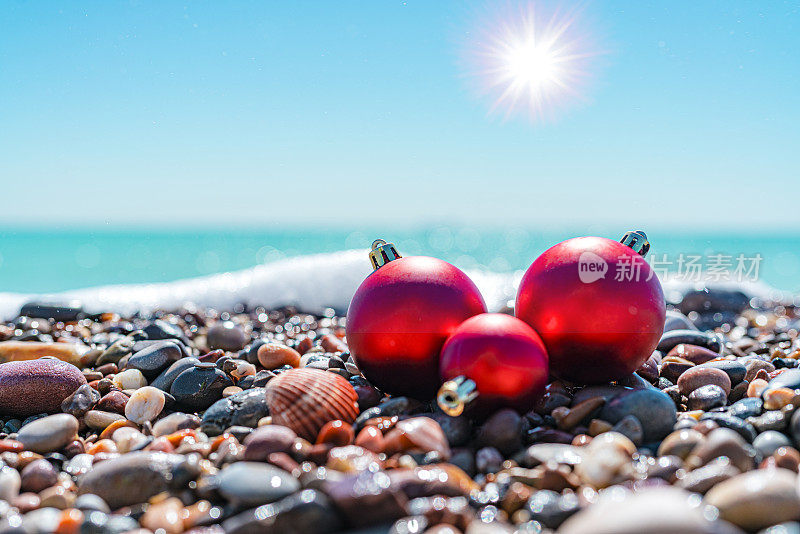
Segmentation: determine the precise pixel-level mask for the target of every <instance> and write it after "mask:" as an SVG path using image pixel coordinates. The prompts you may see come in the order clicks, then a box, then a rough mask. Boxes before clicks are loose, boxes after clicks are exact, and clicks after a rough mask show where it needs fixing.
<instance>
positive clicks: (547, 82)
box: [467, 2, 604, 122]
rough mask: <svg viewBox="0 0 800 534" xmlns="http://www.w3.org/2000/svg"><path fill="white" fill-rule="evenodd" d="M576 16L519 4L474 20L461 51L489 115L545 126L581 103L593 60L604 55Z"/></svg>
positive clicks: (578, 11) (544, 6)
mask: <svg viewBox="0 0 800 534" xmlns="http://www.w3.org/2000/svg"><path fill="white" fill-rule="evenodd" d="M582 14H583V10H582V9H581V8H578V7H575V8H572V9H569V10H566V9H564V8H563V7H562V6H561V5H556V4H545V3H543V2H523V3H519V4H516V5H511V4H509V5H507V6H506V7H505V9H500V10H496V11H495V12H494V13H492V14H491V15H489V16H482V17H480V19H481V23H480V24H479V27H478V28H477V30H476V31H474V32H471V33H470V35H471V36H472V38H471V39H470V41H469V43H468V46H467V60H468V61H467V63H468V65H469V72H468V74H469V75H470V78H472V79H473V80H474V81H475V82H476V88H477V89H478V91H479V93H480V94H481V95H483V96H485V97H487V98H488V100H489V101H490V104H489V114H490V115H502V116H503V118H504V119H508V118H510V117H511V116H512V115H517V114H525V115H527V116H528V118H529V119H531V120H532V121H534V122H546V121H550V120H553V119H555V118H556V117H557V116H558V115H560V114H561V113H563V112H564V111H566V110H567V109H568V108H569V107H570V106H572V105H575V104H576V103H579V102H581V101H585V100H586V89H587V85H588V82H589V81H590V80H591V78H592V76H593V74H594V71H595V67H596V61H594V60H595V58H596V57H597V56H600V55H602V54H603V53H604V52H603V51H602V50H600V48H599V47H598V46H597V45H596V43H595V42H594V39H593V37H592V35H591V32H589V31H588V28H587V27H586V23H585V20H584V19H583V17H582Z"/></svg>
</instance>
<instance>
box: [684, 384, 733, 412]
mask: <svg viewBox="0 0 800 534" xmlns="http://www.w3.org/2000/svg"><path fill="white" fill-rule="evenodd" d="M727 403H728V396H727V395H726V393H725V390H724V389H723V388H721V387H720V386H718V385H716V384H708V385H705V386H700V387H699V388H697V389H695V390H694V391H692V392H691V393H690V394H689V400H688V403H687V407H688V408H689V410H702V411H710V410H713V409H714V408H722V407H723V406H725V405H726V404H727Z"/></svg>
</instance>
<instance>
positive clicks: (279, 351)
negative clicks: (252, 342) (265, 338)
mask: <svg viewBox="0 0 800 534" xmlns="http://www.w3.org/2000/svg"><path fill="white" fill-rule="evenodd" d="M257 356H258V363H260V364H261V365H262V366H263V367H264V368H265V369H277V368H278V367H281V366H283V365H291V366H292V367H299V366H300V353H299V352H297V351H296V350H294V349H293V348H291V347H287V346H286V345H284V344H282V343H265V344H264V345H261V346H260V347H258V353H257Z"/></svg>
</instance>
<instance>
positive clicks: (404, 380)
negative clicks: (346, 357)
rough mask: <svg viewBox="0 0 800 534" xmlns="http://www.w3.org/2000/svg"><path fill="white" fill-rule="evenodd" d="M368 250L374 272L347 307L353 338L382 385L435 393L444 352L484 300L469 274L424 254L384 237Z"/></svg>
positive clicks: (370, 375) (369, 373)
mask: <svg viewBox="0 0 800 534" xmlns="http://www.w3.org/2000/svg"><path fill="white" fill-rule="evenodd" d="M372 248H373V250H372V252H370V259H371V260H372V264H373V267H374V268H375V271H374V272H373V273H372V274H370V275H369V276H368V277H367V278H366V280H364V282H362V283H361V286H359V288H358V289H357V290H356V293H355V295H354V296H353V299H352V301H351V302H350V308H349V309H348V311H347V344H348V346H349V347H350V352H351V353H352V355H353V358H354V359H355V361H356V364H357V365H358V368H359V369H360V370H361V372H362V373H364V376H365V377H366V378H367V379H368V380H369V381H370V382H371V383H372V384H374V385H375V386H376V387H378V388H379V389H381V390H382V391H384V392H386V393H391V394H393V395H407V396H410V397H414V398H417V399H424V400H426V399H430V398H432V397H433V396H434V395H435V394H436V390H437V389H438V387H439V385H440V384H441V381H440V380H439V352H440V351H441V349H442V345H443V344H444V342H445V340H446V339H447V336H449V335H450V333H451V332H452V331H453V330H455V329H456V327H457V326H458V325H459V324H461V323H462V322H463V321H464V320H465V319H468V318H469V317H472V316H473V315H477V314H479V313H484V312H485V311H486V304H484V302H483V297H482V296H481V294H480V291H478V288H477V287H476V286H475V284H474V283H473V282H472V280H470V279H469V277H468V276H467V275H466V274H464V273H463V272H461V271H460V270H459V269H457V268H456V267H453V266H452V265H450V264H449V263H447V262H445V261H442V260H439V259H436V258H429V257H426V256H412V257H408V258H402V257H400V255H399V254H397V251H396V250H395V249H394V246H393V245H392V244H390V243H386V242H384V241H382V240H378V241H376V242H375V243H373V246H372Z"/></svg>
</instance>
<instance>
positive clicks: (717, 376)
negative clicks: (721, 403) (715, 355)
mask: <svg viewBox="0 0 800 534" xmlns="http://www.w3.org/2000/svg"><path fill="white" fill-rule="evenodd" d="M710 384H713V385H716V386H719V387H721V388H722V389H723V390H724V392H725V395H726V396H727V395H728V393H730V392H731V379H730V377H729V376H728V375H727V374H726V373H725V372H724V371H722V370H720V369H714V368H713V367H692V368H691V369H688V370H687V371H686V372H685V373H683V374H682V375H681V376H680V378H678V383H677V385H678V389H679V390H680V392H681V395H684V396H687V397H688V396H689V395H690V394H691V393H692V392H693V391H694V390H696V389H697V388H699V387H702V386H707V385H710Z"/></svg>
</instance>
